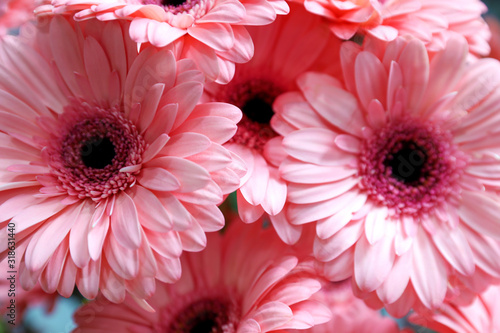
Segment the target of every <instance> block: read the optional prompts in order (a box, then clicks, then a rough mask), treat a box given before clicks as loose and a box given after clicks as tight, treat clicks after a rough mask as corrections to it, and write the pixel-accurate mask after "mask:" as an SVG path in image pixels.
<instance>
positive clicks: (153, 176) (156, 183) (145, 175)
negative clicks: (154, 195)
mask: <svg viewBox="0 0 500 333" xmlns="http://www.w3.org/2000/svg"><path fill="white" fill-rule="evenodd" d="M150 163H151V162H150ZM137 181H138V182H139V184H141V185H142V186H144V187H146V188H148V189H151V190H156V191H163V192H167V191H175V190H177V189H179V188H180V187H181V183H180V182H179V180H178V179H177V178H175V176H174V175H173V174H172V173H170V172H168V171H167V170H165V169H163V168H158V167H152V168H147V167H146V168H143V169H142V170H141V173H140V175H139V176H138V177H137Z"/></svg>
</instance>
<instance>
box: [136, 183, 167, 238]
mask: <svg viewBox="0 0 500 333" xmlns="http://www.w3.org/2000/svg"><path fill="white" fill-rule="evenodd" d="M129 195H130V196H131V198H132V200H133V201H134V204H135V207H136V209H137V215H138V218H139V221H140V224H141V225H142V226H143V227H145V228H148V229H149V230H152V231H156V232H168V231H170V230H172V227H173V223H172V221H171V220H170V216H169V214H168V212H167V210H166V209H165V207H164V206H163V205H162V203H161V201H160V200H159V199H158V197H157V196H156V195H154V194H153V192H151V191H149V190H147V189H145V188H144V187H142V186H139V185H137V186H134V187H133V188H132V189H131V191H130V192H129Z"/></svg>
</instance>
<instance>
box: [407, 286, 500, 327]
mask: <svg viewBox="0 0 500 333" xmlns="http://www.w3.org/2000/svg"><path fill="white" fill-rule="evenodd" d="M410 320H411V321H412V322H413V323H415V324H418V325H422V326H425V327H428V328H431V329H433V330H435V331H437V332H440V333H484V332H491V333H496V332H500V287H499V286H491V287H489V288H488V289H487V290H486V291H484V292H483V293H481V294H480V295H478V296H477V297H476V298H475V299H474V301H473V302H472V303H469V304H459V303H458V304H457V303H445V304H443V305H442V306H441V308H439V309H438V310H437V311H435V312H429V313H426V314H413V315H411V316H410Z"/></svg>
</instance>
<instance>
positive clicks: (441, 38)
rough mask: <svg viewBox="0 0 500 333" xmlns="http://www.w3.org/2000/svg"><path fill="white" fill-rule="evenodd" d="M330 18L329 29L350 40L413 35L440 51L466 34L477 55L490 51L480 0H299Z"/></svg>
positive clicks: (385, 38) (383, 39) (308, 7)
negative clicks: (356, 36) (451, 40)
mask: <svg viewBox="0 0 500 333" xmlns="http://www.w3.org/2000/svg"><path fill="white" fill-rule="evenodd" d="M296 1H298V2H301V3H303V4H304V6H305V8H306V9H307V10H308V11H310V12H312V13H315V14H317V15H320V16H323V17H325V18H327V19H328V20H329V21H330V29H331V30H332V32H333V33H334V34H335V35H336V36H337V37H339V38H341V39H344V40H348V39H351V38H352V37H353V36H354V35H355V34H361V35H364V36H366V37H367V38H368V39H377V40H381V41H386V42H388V41H392V40H394V39H395V38H396V37H397V36H404V35H411V36H414V37H416V38H418V39H420V40H422V41H423V42H424V43H425V44H426V47H427V49H428V50H430V51H439V50H441V49H442V48H443V47H444V45H445V44H446V41H447V40H448V39H449V38H450V37H451V36H452V35H454V34H460V35H462V36H464V37H466V39H467V41H468V42H469V45H470V51H471V52H472V53H473V54H475V55H476V56H478V55H482V56H486V55H487V54H488V53H489V46H488V39H489V37H490V35H489V30H488V26H487V24H486V23H485V21H484V20H483V19H482V18H481V14H483V13H485V12H486V10H487V8H486V6H485V5H484V4H483V3H482V2H481V1H479V0H472V1H469V0H460V1H454V0H438V1H433V0H400V1H392V0H391V1H387V0H374V1H368V0H341V1H336V0H296Z"/></svg>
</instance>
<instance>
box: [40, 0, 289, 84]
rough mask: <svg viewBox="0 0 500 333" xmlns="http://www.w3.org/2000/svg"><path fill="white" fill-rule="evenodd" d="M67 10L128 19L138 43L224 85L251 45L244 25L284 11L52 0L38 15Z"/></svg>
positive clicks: (277, 5)
mask: <svg viewBox="0 0 500 333" xmlns="http://www.w3.org/2000/svg"><path fill="white" fill-rule="evenodd" d="M52 9H53V11H54V12H55V13H71V14H74V17H75V19H77V20H84V19H88V18H91V17H97V18H98V19H100V20H116V19H120V20H130V21H132V22H131V25H130V36H131V38H132V40H134V41H135V42H138V43H146V42H148V43H151V44H153V45H155V46H158V47H163V46H166V45H170V46H171V47H172V48H173V49H174V50H176V52H178V57H181V58H184V57H187V58H191V59H193V60H194V61H195V62H196V64H197V65H198V67H199V69H200V70H202V71H203V72H204V73H205V74H206V76H207V78H208V79H209V80H211V81H213V80H215V81H217V82H218V83H227V82H229V81H230V80H231V78H232V76H233V74H234V66H235V63H244V62H247V61H248V60H250V58H251V57H252V55H253V52H254V49H253V44H252V39H251V38H250V36H249V34H248V32H247V30H246V28H245V26H247V25H266V24H269V23H271V22H273V21H274V20H275V19H276V15H277V14H287V13H288V10H289V8H288V5H287V3H286V2H285V1H284V0H257V1H253V0H242V1H240V0H186V1H159V0H116V1H109V0H103V1H101V0H99V1H94V0H90V1H80V0H78V1H74V0H56V1H54V2H53V6H42V7H40V8H39V9H38V10H37V13H38V14H39V15H43V14H47V13H50V12H52Z"/></svg>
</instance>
